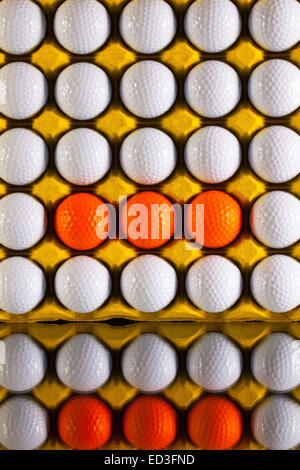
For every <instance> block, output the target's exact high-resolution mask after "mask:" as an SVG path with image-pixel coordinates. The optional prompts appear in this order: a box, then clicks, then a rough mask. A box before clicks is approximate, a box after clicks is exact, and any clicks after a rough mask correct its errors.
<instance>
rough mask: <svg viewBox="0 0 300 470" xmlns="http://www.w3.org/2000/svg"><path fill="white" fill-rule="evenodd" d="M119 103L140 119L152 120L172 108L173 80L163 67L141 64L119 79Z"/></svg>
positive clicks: (160, 65) (153, 64) (148, 63)
mask: <svg viewBox="0 0 300 470" xmlns="http://www.w3.org/2000/svg"><path fill="white" fill-rule="evenodd" d="M120 93H121V99H122V101H123V104H124V105H125V106H126V108H128V109H129V111H130V112H131V113H133V114H135V115H136V116H139V117H141V118H148V119H149V118H155V117H158V116H161V115H162V114H164V113H166V112H167V111H168V110H169V109H170V108H171V106H172V105H173V103H174V101H175V98H176V94H177V85H176V80H175V77H174V75H173V73H172V72H171V70H169V69H168V67H166V66H165V65H163V64H161V63H160V62H156V61H154V60H142V61H141V62H137V63H136V64H134V65H132V66H131V67H129V69H127V70H126V72H125V73H124V75H123V77H122V79H121V87H120Z"/></svg>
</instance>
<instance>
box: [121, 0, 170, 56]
mask: <svg viewBox="0 0 300 470" xmlns="http://www.w3.org/2000/svg"><path fill="white" fill-rule="evenodd" d="M175 32H176V18H175V15H174V12H173V10H172V8H171V7H170V5H169V4H168V3H167V2H164V1H163V0H133V1H131V2H129V3H128V4H127V5H126V7H125V8H124V10H123V11H122V14H121V18H120V33H121V36H122V38H123V40H124V41H125V42H126V43H127V44H128V45H129V46H130V47H131V48H132V49H135V50H136V51H137V52H141V53H142V54H154V53H155V52H159V51H161V50H162V49H164V48H165V47H166V46H167V45H168V44H169V43H170V42H171V41H172V39H173V37H174V36H175Z"/></svg>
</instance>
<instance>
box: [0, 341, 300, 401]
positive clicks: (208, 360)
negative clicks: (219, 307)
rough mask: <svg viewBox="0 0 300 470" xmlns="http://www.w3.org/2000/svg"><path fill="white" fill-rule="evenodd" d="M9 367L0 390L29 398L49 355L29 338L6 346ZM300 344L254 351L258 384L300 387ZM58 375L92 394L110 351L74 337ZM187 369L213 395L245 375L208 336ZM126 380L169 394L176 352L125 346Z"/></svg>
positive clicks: (232, 355) (224, 344) (239, 359)
mask: <svg viewBox="0 0 300 470" xmlns="http://www.w3.org/2000/svg"><path fill="white" fill-rule="evenodd" d="M2 341H3V343H4V348H5V364H1V365H0V386H1V387H4V388H6V389H7V390H9V391H10V392H13V393H14V392H18V393H19V392H28V391H29V390H31V389H33V388H34V387H36V386H37V385H38V384H39V383H40V382H41V381H42V380H43V379H44V377H45V374H46V371H47V355H46V352H45V351H44V349H43V348H42V347H41V346H40V345H39V344H38V343H37V342H36V341H34V340H33V339H32V338H31V337H30V336H28V335H25V334H19V333H18V334H12V335H10V336H7V337H5V338H4V339H3V340H2ZM299 358H300V340H296V339H295V338H293V337H292V336H290V335H288V334H286V333H272V334H270V335H268V336H266V337H265V338H264V339H263V340H262V341H260V342H259V343H258V344H257V345H255V347H254V349H253V351H252V353H251V361H250V362H251V371H252V373H253V375H254V377H255V379H256V380H257V381H258V382H259V383H261V384H262V385H263V386H265V387H266V388H267V389H268V390H271V391H273V392H289V391H291V390H292V389H294V388H296V387H298V386H299V385H300V360H299ZM55 365H56V373H57V375H58V377H59V379H60V381H61V382H62V383H64V384H65V385H66V386H68V387H70V388H71V389H72V390H74V391H75V392H80V393H89V392H93V391H95V390H96V389H98V388H99V387H101V386H102V385H104V384H105V383H106V382H107V380H108V379H109V377H110V375H111V372H112V356H111V353H110V351H109V350H108V349H107V348H106V346H104V345H103V344H102V343H101V342H100V341H99V340H98V339H97V338H96V337H95V336H93V335H91V334H76V335H75V336H72V337H71V338H70V339H68V340H67V341H66V342H65V343H64V344H63V345H62V346H61V347H60V348H59V350H58V351H57V353H56V359H55ZM186 369H187V372H188V375H189V377H190V378H191V379H192V380H193V382H195V383H196V384H197V385H199V386H201V387H203V388H204V389H205V390H207V391H209V392H223V391H225V390H227V389H228V388H230V387H232V386H233V385H234V384H235V383H236V382H237V381H238V380H239V379H240V377H241V374H242V372H243V355H242V352H241V350H240V349H239V347H238V346H236V344H235V343H234V342H233V341H232V340H231V339H230V338H228V337H227V336H225V335H224V334H222V333H207V334H205V335H203V336H201V337H200V338H199V339H198V340H196V341H195V342H194V343H193V344H192V346H190V347H189V349H188V350H187V353H186ZM121 370H122V374H123V376H124V378H125V380H126V381H127V382H128V383H129V384H130V385H132V386H133V387H136V388H137V389H138V390H140V391H142V392H147V393H156V392H160V391H162V390H164V389H165V388H167V387H168V386H169V385H170V384H171V383H172V382H173V381H174V380H175V377H176V375H177V373H178V356H177V352H176V350H175V348H174V347H173V345H172V344H171V343H169V342H167V341H166V340H165V339H164V338H163V337H161V336H159V335H157V334H152V333H147V334H142V335H140V336H138V337H137V338H135V339H134V340H133V341H132V342H131V343H130V344H129V345H127V346H125V348H124V350H123V351H122V355H121Z"/></svg>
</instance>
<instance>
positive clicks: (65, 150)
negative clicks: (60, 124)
mask: <svg viewBox="0 0 300 470" xmlns="http://www.w3.org/2000/svg"><path fill="white" fill-rule="evenodd" d="M0 142H1V140H0ZM55 165H56V168H57V169H58V171H59V173H60V174H61V175H62V177H63V178H65V179H66V180H67V181H69V182H70V183H73V184H76V185H79V186H85V185H89V184H93V183H95V182H96V181H98V180H100V179H101V178H103V176H104V175H105V174H106V173H107V172H108V170H109V168H110V165H111V150H110V146H109V143H108V142H107V140H106V139H105V137H103V136H102V135H101V134H99V133H98V132H96V131H94V130H92V129H87V128H79V129H73V130H72V131H70V132H68V133H67V134H65V135H64V136H63V137H62V138H61V139H60V140H59V142H58V144H57V146H56V149H55Z"/></svg>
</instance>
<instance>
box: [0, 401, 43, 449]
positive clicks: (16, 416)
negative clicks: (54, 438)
mask: <svg viewBox="0 0 300 470" xmlns="http://www.w3.org/2000/svg"><path fill="white" fill-rule="evenodd" d="M49 427H50V426H49V416H48V413H47V411H46V410H45V408H43V407H42V406H41V405H40V404H39V403H38V402H36V401H35V400H34V399H33V398H32V397H30V396H26V395H22V396H17V397H14V396H13V397H11V398H9V399H8V400H6V401H5V402H4V403H3V404H2V405H1V406H0V443H1V444H2V445H3V446H4V447H6V448H7V449H10V450H34V449H37V448H39V447H41V446H42V445H43V444H44V443H45V442H46V440H47V438H48V433H49Z"/></svg>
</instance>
